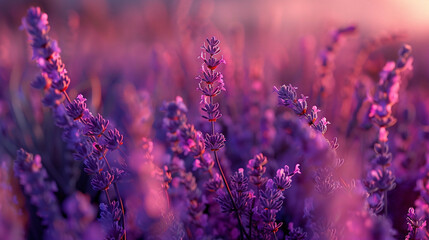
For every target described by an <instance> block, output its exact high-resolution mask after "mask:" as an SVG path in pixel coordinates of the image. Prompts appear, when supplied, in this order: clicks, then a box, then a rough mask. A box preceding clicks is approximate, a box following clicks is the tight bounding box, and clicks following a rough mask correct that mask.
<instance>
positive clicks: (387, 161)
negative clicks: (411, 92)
mask: <svg viewBox="0 0 429 240" xmlns="http://www.w3.org/2000/svg"><path fill="white" fill-rule="evenodd" d="M398 55H399V57H398V60H397V62H396V63H394V62H389V63H387V64H386V66H385V67H384V69H383V71H382V72H381V73H380V81H379V83H378V86H377V90H376V92H375V94H374V98H373V103H372V106H371V111H370V113H369V117H370V118H371V119H372V121H373V123H374V125H375V126H377V127H378V140H377V143H376V144H375V145H374V151H375V153H376V156H375V158H374V159H373V161H372V167H373V168H372V169H371V170H370V172H369V173H368V177H367V179H366V180H365V187H366V188H367V191H368V193H369V197H368V203H369V206H370V207H371V208H372V209H373V210H374V211H375V212H376V213H378V212H380V211H381V210H382V209H383V208H384V211H385V214H387V192H388V191H390V190H392V189H393V188H394V187H395V185H396V184H395V176H394V174H393V172H392V170H390V168H389V166H390V165H391V162H392V154H391V153H389V146H388V144H387V141H388V137H387V136H388V134H389V132H388V131H387V130H386V128H388V127H391V126H392V125H394V124H395V123H396V119H395V118H394V117H393V116H392V107H393V105H394V104H396V103H397V102H398V91H399V86H400V79H401V73H402V72H403V71H405V70H407V69H409V68H410V67H411V63H412V58H411V57H410V55H411V47H410V46H409V45H404V46H402V48H401V49H400V50H399V52H398Z"/></svg>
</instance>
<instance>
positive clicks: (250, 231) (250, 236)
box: [249, 198, 256, 239]
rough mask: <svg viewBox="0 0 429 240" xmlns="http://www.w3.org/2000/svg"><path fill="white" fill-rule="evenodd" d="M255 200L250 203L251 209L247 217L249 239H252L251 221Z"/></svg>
mask: <svg viewBox="0 0 429 240" xmlns="http://www.w3.org/2000/svg"><path fill="white" fill-rule="evenodd" d="M255 202H256V198H254V199H253V201H252V209H251V212H250V216H249V239H252V220H253V208H254V207H255Z"/></svg>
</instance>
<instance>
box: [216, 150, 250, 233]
mask: <svg viewBox="0 0 429 240" xmlns="http://www.w3.org/2000/svg"><path fill="white" fill-rule="evenodd" d="M214 156H215V160H216V163H217V166H218V167H219V172H220V175H221V176H222V180H223V182H224V184H225V187H226V190H227V192H228V195H229V198H230V199H231V202H232V206H233V207H234V210H235V213H236V216H237V219H238V224H239V225H240V234H241V238H242V239H243V233H244V235H246V237H248V235H247V233H246V231H244V227H243V222H242V221H241V217H240V214H239V213H238V209H237V205H236V204H235V202H234V198H233V197H232V193H231V189H230V188H229V185H228V182H227V181H226V178H225V174H224V173H223V170H222V166H221V165H220V161H219V157H218V156H217V151H214ZM248 238H249V237H248ZM249 239H250V238H249Z"/></svg>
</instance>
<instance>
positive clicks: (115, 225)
mask: <svg viewBox="0 0 429 240" xmlns="http://www.w3.org/2000/svg"><path fill="white" fill-rule="evenodd" d="M100 210H101V212H100V218H99V221H100V222H101V224H102V225H103V227H104V229H105V230H106V232H107V239H121V238H122V236H123V235H124V233H125V231H124V229H123V227H121V224H120V220H121V218H122V216H123V215H122V211H121V207H120V204H119V203H118V202H116V201H112V202H111V203H110V204H104V203H101V204H100Z"/></svg>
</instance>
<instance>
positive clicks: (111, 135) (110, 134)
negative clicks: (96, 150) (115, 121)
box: [105, 128, 124, 150]
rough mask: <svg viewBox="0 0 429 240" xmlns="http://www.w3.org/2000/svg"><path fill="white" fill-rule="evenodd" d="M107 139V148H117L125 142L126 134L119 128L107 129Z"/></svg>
mask: <svg viewBox="0 0 429 240" xmlns="http://www.w3.org/2000/svg"><path fill="white" fill-rule="evenodd" d="M105 140H106V148H107V149H109V150H116V149H118V148H119V146H121V145H122V144H124V142H123V140H124V136H122V135H121V133H120V132H119V131H118V129H116V128H115V129H114V130H109V131H107V135H106V136H105Z"/></svg>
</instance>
